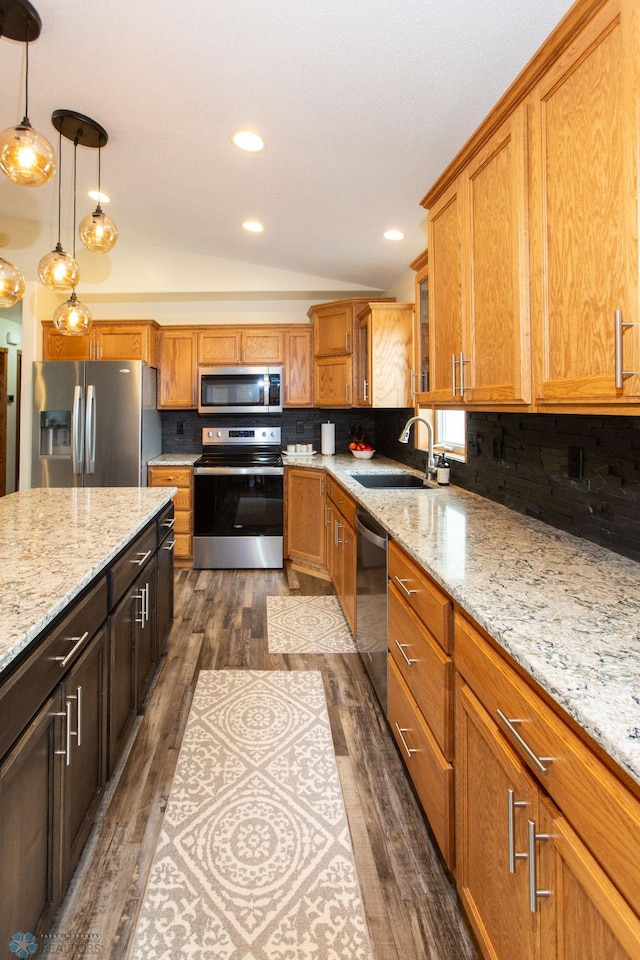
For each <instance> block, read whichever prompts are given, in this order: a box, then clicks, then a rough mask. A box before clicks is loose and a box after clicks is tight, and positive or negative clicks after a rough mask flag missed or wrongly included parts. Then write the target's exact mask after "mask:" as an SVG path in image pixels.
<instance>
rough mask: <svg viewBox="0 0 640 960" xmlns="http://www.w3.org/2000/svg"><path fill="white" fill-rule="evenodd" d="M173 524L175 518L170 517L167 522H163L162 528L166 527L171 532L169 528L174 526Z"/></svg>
mask: <svg viewBox="0 0 640 960" xmlns="http://www.w3.org/2000/svg"><path fill="white" fill-rule="evenodd" d="M175 522H176V518H175V517H171V518H170V519H169V520H163V521H162V526H163V527H167V528H168V529H169V530H171V527H172V526H173V525H174V523H175Z"/></svg>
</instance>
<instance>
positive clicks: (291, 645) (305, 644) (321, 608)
mask: <svg viewBox="0 0 640 960" xmlns="http://www.w3.org/2000/svg"><path fill="white" fill-rule="evenodd" d="M267 637H268V642H269V652H270V653H356V645H355V642H354V640H353V637H352V635H351V631H350V630H349V624H348V623H347V621H346V620H345V616H344V614H343V612H342V608H341V606H340V601H339V600H338V598H337V597H267Z"/></svg>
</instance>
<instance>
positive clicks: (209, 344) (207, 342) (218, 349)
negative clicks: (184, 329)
mask: <svg viewBox="0 0 640 960" xmlns="http://www.w3.org/2000/svg"><path fill="white" fill-rule="evenodd" d="M283 361H284V331H283V330H281V329H275V330H270V329H269V327H267V326H265V327H248V328H247V329H245V330H238V328H237V327H231V328H229V327H219V328H216V327H213V328H211V329H209V330H201V331H200V332H199V333H198V363H199V364H202V365H203V366H206V364H217V363H220V364H230V365H233V364H236V363H283Z"/></svg>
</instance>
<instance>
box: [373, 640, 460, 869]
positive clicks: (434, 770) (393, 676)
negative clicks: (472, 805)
mask: <svg viewBox="0 0 640 960" xmlns="http://www.w3.org/2000/svg"><path fill="white" fill-rule="evenodd" d="M387 716H388V719H389V724H390V726H391V731H392V733H393V735H394V737H395V739H396V743H397V744H398V749H399V750H400V753H401V755H402V759H403V760H404V762H405V764H406V766H407V770H408V771H409V775H410V776H411V780H412V781H413V785H414V787H415V788H416V792H417V794H418V797H419V798H420V803H421V804H422V808H423V810H424V812H425V814H426V815H427V819H428V820H429V824H430V826H431V829H432V830H433V833H434V836H435V838H436V840H437V842H438V846H439V847H440V851H441V853H442V856H443V857H444V859H445V862H446V864H447V866H448V867H449V869H451V870H453V866H454V858H453V767H452V766H451V764H450V763H447V761H446V760H445V758H444V757H443V755H442V753H441V752H440V749H439V748H438V744H437V743H436V741H435V740H434V738H433V734H432V733H431V731H430V730H429V728H428V726H427V725H426V723H425V722H424V719H423V717H422V715H421V713H420V711H419V710H418V708H417V706H416V702H415V700H414V699H413V697H412V696H411V693H410V692H409V689H408V687H407V685H406V684H405V682H404V680H403V679H402V677H401V676H400V673H399V672H398V670H397V668H396V666H395V663H394V661H393V659H392V658H389V685H388V700H387Z"/></svg>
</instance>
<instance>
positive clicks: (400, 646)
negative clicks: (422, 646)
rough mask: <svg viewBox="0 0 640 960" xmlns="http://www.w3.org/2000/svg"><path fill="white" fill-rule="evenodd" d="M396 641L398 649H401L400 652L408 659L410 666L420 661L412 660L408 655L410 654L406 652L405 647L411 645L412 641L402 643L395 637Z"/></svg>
mask: <svg viewBox="0 0 640 960" xmlns="http://www.w3.org/2000/svg"><path fill="white" fill-rule="evenodd" d="M394 643H395V645H396V647H397V648H398V650H399V651H400V653H401V654H402V656H403V657H404V659H405V660H406V662H407V665H408V666H411V664H413V663H417V662H418V661H417V660H410V659H409V657H408V656H407V655H406V653H405V652H404V648H405V647H410V646H411V644H410V643H400V641H399V640H395V639H394Z"/></svg>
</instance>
